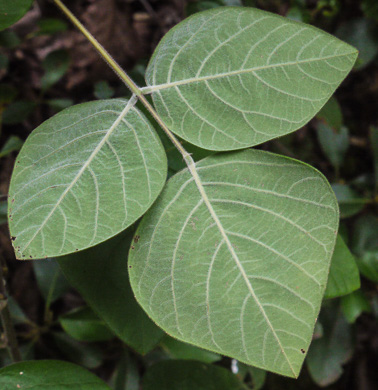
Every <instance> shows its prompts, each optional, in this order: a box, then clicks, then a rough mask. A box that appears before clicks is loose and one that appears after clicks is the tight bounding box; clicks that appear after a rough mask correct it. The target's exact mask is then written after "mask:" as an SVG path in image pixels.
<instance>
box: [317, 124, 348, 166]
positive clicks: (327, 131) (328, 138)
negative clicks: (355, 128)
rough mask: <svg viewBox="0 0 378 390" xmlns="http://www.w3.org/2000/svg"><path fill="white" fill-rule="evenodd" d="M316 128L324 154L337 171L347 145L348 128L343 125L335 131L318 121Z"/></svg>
mask: <svg viewBox="0 0 378 390" xmlns="http://www.w3.org/2000/svg"><path fill="white" fill-rule="evenodd" d="M316 130H317V134H318V139H319V143H320V146H321V148H322V150H323V152H324V154H325V155H326V156H327V158H328V160H329V161H330V162H331V163H332V165H333V166H334V168H335V169H336V171H337V172H338V170H339V168H340V166H341V165H342V163H343V161H344V156H345V153H346V151H347V149H348V147H349V132H348V129H347V128H346V127H345V126H342V127H341V128H340V130H339V131H337V130H334V129H333V128H332V127H331V126H329V125H328V124H326V123H323V122H319V123H318V124H317V128H316Z"/></svg>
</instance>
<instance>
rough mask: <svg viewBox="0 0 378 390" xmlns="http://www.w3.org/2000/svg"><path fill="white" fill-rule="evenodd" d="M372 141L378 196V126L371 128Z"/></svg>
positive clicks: (376, 193)
mask: <svg viewBox="0 0 378 390" xmlns="http://www.w3.org/2000/svg"><path fill="white" fill-rule="evenodd" d="M370 143H371V149H372V152H373V158H374V179H375V180H374V181H375V195H376V196H378V127H375V126H372V127H371V128H370Z"/></svg>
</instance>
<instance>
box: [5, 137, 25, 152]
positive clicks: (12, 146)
mask: <svg viewBox="0 0 378 390" xmlns="http://www.w3.org/2000/svg"><path fill="white" fill-rule="evenodd" d="M23 143H24V141H23V140H22V139H20V138H19V137H17V136H16V135H11V136H10V137H9V138H8V139H7V140H6V142H5V144H4V146H3V147H2V148H1V150H0V158H1V157H4V156H7V155H8V154H9V153H12V152H15V151H18V150H20V149H21V147H22V145H23Z"/></svg>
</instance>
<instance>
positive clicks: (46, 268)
mask: <svg viewBox="0 0 378 390" xmlns="http://www.w3.org/2000/svg"><path fill="white" fill-rule="evenodd" d="M33 269H34V274H35V277H36V279H37V284H38V287H39V290H40V291H41V294H42V296H43V298H44V299H45V301H46V302H47V303H48V304H50V303H52V302H54V301H56V300H57V299H58V298H60V297H61V296H62V295H64V294H65V293H66V292H67V291H68V290H69V288H70V285H69V284H68V282H67V280H66V279H65V277H64V276H63V274H62V271H61V270H60V268H59V265H58V263H57V262H56V261H55V260H54V259H46V260H39V261H35V262H33Z"/></svg>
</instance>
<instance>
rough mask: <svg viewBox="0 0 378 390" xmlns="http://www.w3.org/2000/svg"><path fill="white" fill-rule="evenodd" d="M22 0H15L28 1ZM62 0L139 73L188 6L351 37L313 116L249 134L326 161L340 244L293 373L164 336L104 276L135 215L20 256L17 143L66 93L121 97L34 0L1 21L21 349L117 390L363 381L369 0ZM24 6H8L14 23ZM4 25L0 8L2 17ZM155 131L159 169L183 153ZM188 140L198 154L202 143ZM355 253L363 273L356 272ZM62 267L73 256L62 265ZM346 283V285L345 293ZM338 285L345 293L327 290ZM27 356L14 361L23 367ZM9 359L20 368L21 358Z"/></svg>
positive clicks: (372, 233) (370, 151) (372, 284)
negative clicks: (68, 250) (350, 65)
mask: <svg viewBox="0 0 378 390" xmlns="http://www.w3.org/2000/svg"><path fill="white" fill-rule="evenodd" d="M2 3H3V2H0V4H2ZM5 3H6V2H5ZM14 3H16V2H14ZM23 3H25V7H26V8H25V10H26V9H27V8H28V6H29V5H30V1H29V2H28V1H24V2H23ZM26 3H29V5H28V4H26ZM66 3H67V5H68V6H69V7H70V8H71V9H72V10H73V11H74V13H75V14H76V15H77V16H79V18H80V19H81V20H83V21H84V22H85V23H86V25H87V27H88V29H89V30H90V31H91V32H92V33H93V34H94V35H95V36H96V38H97V39H98V40H99V41H100V42H101V43H102V44H103V45H104V46H105V47H106V48H108V49H109V51H110V53H111V54H112V55H114V57H115V58H116V60H117V61H118V62H119V63H120V64H121V65H122V66H123V67H124V68H125V69H127V70H129V71H130V73H131V76H132V77H133V78H134V80H136V82H137V83H138V84H139V85H140V86H143V75H144V72H145V69H146V64H147V61H148V59H149V58H150V55H151V53H152V51H153V50H154V48H155V46H156V44H157V43H158V41H159V39H160V38H161V37H162V36H163V35H164V34H165V33H166V32H167V31H168V30H169V29H170V28H171V27H172V26H174V25H175V24H176V23H178V22H179V21H180V20H182V19H184V18H185V17H186V16H188V15H190V14H192V13H195V12H198V11H201V10H205V9H209V8H214V7H219V6H223V5H235V6H240V5H245V6H255V7H258V8H261V9H264V10H268V11H271V12H275V13H277V14H280V15H284V16H287V17H290V18H292V19H295V20H300V21H304V22H306V23H310V24H313V25H314V26H317V27H319V28H321V29H323V30H326V31H328V32H330V33H331V34H334V35H336V36H338V37H340V38H341V39H343V40H345V41H347V42H349V43H351V44H352V45H354V46H355V47H357V48H358V49H359V51H360V56H359V59H358V61H357V64H356V66H355V69H354V71H353V72H352V74H351V75H349V77H348V79H347V80H346V81H345V82H344V83H343V84H342V86H341V87H340V88H339V89H338V91H337V92H336V95H335V97H334V98H332V99H331V100H330V101H329V103H328V104H327V105H326V106H325V107H324V108H323V109H322V111H321V112H320V113H319V114H318V115H317V117H316V119H314V120H312V121H311V122H310V123H309V124H308V125H306V126H305V127H304V128H302V129H301V130H299V131H298V132H295V133H293V134H289V135H287V136H284V137H282V138H279V139H277V140H273V141H270V142H268V143H266V144H263V145H262V147H260V149H263V150H268V151H273V152H278V153H281V154H284V155H287V156H289V157H294V158H297V159H299V160H302V161H304V162H307V163H309V164H311V165H313V166H315V167H316V168H318V169H319V170H320V171H321V172H322V173H324V174H325V175H326V177H327V179H328V180H329V181H330V182H331V183H332V186H333V189H334V191H335V193H336V196H337V199H338V201H339V206H340V210H341V217H342V219H341V226H340V237H339V238H338V241H337V247H338V248H339V250H337V251H336V253H337V255H338V257H337V258H334V261H333V263H332V266H333V267H334V270H333V272H332V278H333V283H332V285H330V284H329V285H328V287H327V291H326V298H328V299H325V300H324V301H323V308H322V311H321V314H320V316H319V321H318V325H317V328H316V332H315V335H314V340H313V343H312V345H311V348H310V351H309V355H308V356H307V359H306V365H305V368H304V369H303V370H302V373H301V375H300V377H299V379H298V380H296V381H295V380H290V379H286V378H282V377H280V376H278V375H274V374H266V373H265V372H263V371H261V370H257V369H253V368H251V367H247V366H244V365H243V364H241V363H239V362H237V361H234V360H233V361H231V360H230V359H228V358H222V357H221V356H219V355H217V354H214V353H210V352H207V351H203V350H200V349H198V348H195V347H193V346H189V345H187V344H184V343H181V342H178V341H176V340H174V339H172V338H170V337H168V336H165V335H164V334H163V332H162V331H161V330H159V329H158V328H157V327H156V326H155V325H154V324H153V323H152V322H151V321H150V320H149V319H148V317H147V316H146V315H145V314H144V312H143V311H142V310H141V309H140V308H139V306H138V305H137V304H136V302H135V301H134V298H133V295H132V292H131V289H130V286H129V285H128V284H127V283H123V284H122V285H119V283H118V282H117V280H115V281H112V279H111V278H112V274H113V272H117V274H118V275H122V273H123V274H124V276H125V280H126V281H127V272H126V271H127V270H126V269H125V267H124V264H123V263H122V258H121V257H120V256H119V254H120V253H122V252H123V249H122V246H127V245H128V242H131V240H132V237H133V233H134V230H135V228H136V226H137V224H135V226H133V227H131V228H129V229H128V230H127V231H126V232H124V233H123V235H122V236H121V237H117V238H116V239H115V240H112V241H109V242H108V243H104V244H101V245H100V246H99V247H96V248H93V249H89V250H87V251H85V252H83V253H82V254H79V253H78V254H75V255H69V256H67V257H66V258H62V259H61V260H60V261H59V266H58V264H57V262H55V261H54V260H44V261H39V262H33V263H27V262H23V263H21V262H17V261H16V260H15V259H14V254H13V251H12V247H11V244H10V239H9V234H8V229H7V226H6V224H5V223H6V218H5V214H6V199H7V197H6V194H7V193H8V185H9V178H10V174H11V171H12V168H13V165H14V163H15V160H16V156H17V151H18V150H19V149H20V147H21V146H22V143H23V141H24V140H25V138H26V137H27V136H28V134H29V133H30V132H31V130H32V129H34V128H35V127H37V126H38V125H39V124H41V123H42V122H43V121H44V120H46V119H47V118H49V117H50V116H51V115H53V114H54V113H57V112H59V111H60V110H62V109H63V108H66V107H69V106H71V105H73V104H77V103H81V102H86V101H90V100H97V99H98V100H99V99H108V98H112V97H115V98H118V97H129V93H128V91H127V90H126V89H125V87H124V86H123V85H122V84H121V83H120V81H119V80H118V79H117V78H116V77H115V76H114V75H113V74H112V72H111V71H110V70H109V69H108V68H107V66H106V65H105V64H103V63H102V61H101V60H100V59H99V57H98V55H97V54H96V53H95V52H94V50H93V49H92V48H91V47H90V45H89V44H88V43H87V42H86V41H85V40H84V39H83V38H82V37H81V36H80V34H78V33H77V32H76V31H74V30H73V29H72V28H71V27H70V26H68V24H67V22H66V21H65V19H64V18H63V16H62V15H61V14H60V13H59V12H58V11H57V10H56V9H55V8H54V6H52V5H51V4H50V3H49V2H47V1H39V2H38V3H36V4H34V6H33V7H32V8H31V10H30V11H29V12H28V13H27V14H26V15H25V16H24V17H23V18H22V19H21V20H20V21H19V22H18V23H17V24H15V25H14V26H12V27H11V28H9V29H5V30H3V31H1V32H0V115H1V120H0V126H1V134H0V145H1V146H0V167H1V168H0V196H1V199H0V222H1V223H2V225H1V227H0V242H1V246H0V256H1V263H2V267H3V269H4V270H5V271H6V272H5V277H6V280H7V284H8V285H7V287H8V292H9V295H10V300H9V304H10V308H11V314H12V317H13V321H14V323H15V324H16V332H17V336H18V339H19V343H20V346H21V351H22V355H23V358H24V359H25V360H28V359H59V360H67V361H70V362H73V363H76V364H79V365H81V366H83V367H86V368H87V369H90V370H91V371H92V372H93V373H95V374H96V375H97V376H98V377H100V378H102V379H104V380H105V381H106V382H108V383H109V384H110V385H111V386H112V388H114V389H116V390H121V389H127V390H136V389H139V388H143V389H156V390H159V389H175V388H176V387H175V386H177V383H180V385H179V386H180V387H177V388H180V389H185V386H186V387H187V388H188V389H189V388H194V387H195V388H198V389H202V388H203V389H204V390H205V389H212V388H214V389H215V388H216V389H219V388H221V387H220V386H221V385H218V383H221V384H222V385H224V384H225V383H227V387H225V389H226V388H227V389H243V388H248V387H249V388H254V389H257V388H264V389H274V388H281V387H284V388H293V389H302V388H306V389H311V388H314V389H316V388H319V387H326V388H330V389H331V388H332V389H344V388H345V389H351V388H359V389H373V388H374V385H375V383H377V377H376V375H377V374H376V370H375V363H376V359H377V356H378V335H377V326H376V318H377V315H378V295H377V282H378V260H377V259H378V246H377V242H378V237H377V231H378V226H377V225H378V221H377V217H376V211H377V196H378V192H377V191H378V180H377V179H378V166H377V164H378V130H377V129H378V117H377V109H376V102H377V101H378V61H377V53H378V32H377V30H378V7H377V2H376V1H374V0H361V1H352V0H344V1H342V0H318V1H316V0H307V1H306V0H292V1H289V0H288V1H284V0H254V1H253V0H244V1H239V0H208V1H200V0H199V1H179V0H176V1H175V0H159V1H153V0H143V1H142V0H127V1H121V0H119V1H116V0H91V1H84V0H83V1H67V2H66ZM104 10H106V13H105V12H104ZM21 16H22V15H19V16H17V15H15V17H14V20H12V22H11V23H14V22H15V21H16V20H17V19H18V18H19V17H21ZM6 27H7V25H6V24H5V23H4V22H3V19H2V17H1V14H0V28H1V29H4V28H6ZM162 140H163V144H164V147H165V149H166V153H167V155H168V162H169V174H173V173H175V172H177V171H178V170H180V169H182V168H183V162H182V159H181V156H179V155H178V153H177V152H176V151H175V150H174V147H173V146H172V145H171V144H170V143H169V141H168V140H166V139H165V138H164V137H163V136H162ZM191 148H192V150H191V149H190V150H189V151H190V152H193V155H194V157H195V158H196V159H200V158H203V157H205V156H206V155H208V154H209V153H210V152H208V151H204V150H201V149H199V148H197V147H191ZM125 237H129V238H128V239H129V241H125ZM109 245H111V246H112V248H111V251H112V253H113V254H114V255H113V256H111V257H109V258H104V256H101V253H108V251H109V248H105V247H106V246H109ZM102 251H104V252H102ZM78 260H80V261H78ZM355 264H357V267H358V270H359V273H360V279H361V282H360V281H359V280H358V277H357V278H356V277H355V276H353V275H356V272H355V271H356V270H355ZM68 268H69V269H70V271H72V270H73V271H72V272H70V273H69V274H68V273H67V269H68ZM65 270H66V272H65ZM110 270H113V272H110ZM65 273H66V275H67V276H68V278H67V279H66V278H65V277H64V274H65ZM104 275H106V277H104ZM117 283H118V284H117ZM360 285H361V287H360V288H359V286H360ZM72 286H74V287H75V288H76V290H75V289H73V288H72ZM119 291H122V294H118V292H119ZM350 291H353V292H352V293H349V294H347V295H344V294H345V292H350ZM117 294H118V295H117ZM340 295H343V296H342V297H341V298H333V297H336V296H340ZM120 308H122V310H120ZM125 308H127V310H125ZM120 312H122V316H120V315H119V313H120ZM98 316H100V317H98ZM101 318H103V319H101ZM125 324H127V325H126V326H125ZM110 328H111V330H110ZM0 352H1V354H0V362H1V365H2V366H7V365H8V364H9V363H10V361H9V358H8V356H7V353H6V350H5V349H2V350H0ZM187 360H191V361H190V362H187ZM51 362H52V364H55V363H54V361H51ZM22 364H26V363H22ZM74 367H75V366H74ZM26 369H27V367H26V368H22V370H24V371H25V372H26ZM70 369H73V370H75V369H74V368H72V367H71V368H70ZM15 370H17V372H19V371H20V370H21V368H19V367H17V368H15ZM172 373H174V375H172ZM7 375H10V376H12V366H9V367H7V368H3V369H2V370H1V371H0V383H1V380H2V379H1V378H7ZM80 375H83V378H84V379H85V378H86V377H85V375H86V373H85V372H84V373H82V372H79V373H77V377H78V378H79V377H80ZM167 378H168V380H169V381H170V382H168V384H167V383H166V382H165V381H166V380H167ZM196 378H198V381H197V379H196ZM85 380H87V379H85ZM88 380H96V379H93V378H92V379H88ZM193 383H195V386H194V387H193ZM93 386H94V385H93ZM159 386H160V387H159ZM201 386H202V387H201ZM91 388H94V387H91ZM99 388H101V387H99Z"/></svg>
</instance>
